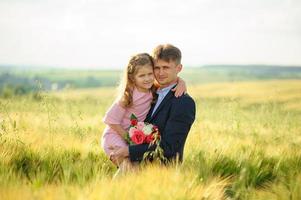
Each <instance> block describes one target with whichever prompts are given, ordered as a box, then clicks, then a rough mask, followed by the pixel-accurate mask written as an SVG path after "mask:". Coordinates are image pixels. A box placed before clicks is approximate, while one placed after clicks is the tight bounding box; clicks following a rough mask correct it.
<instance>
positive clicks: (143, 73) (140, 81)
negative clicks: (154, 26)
mask: <svg viewBox="0 0 301 200" xmlns="http://www.w3.org/2000/svg"><path fill="white" fill-rule="evenodd" d="M153 67H154V63H153V59H152V57H151V56H150V55H149V54H147V53H141V54H137V55H134V56H132V57H131V59H130V61H129V63H128V65H127V69H126V71H125V74H124V83H123V84H122V87H123V88H122V89H121V92H120V97H119V98H117V100H116V101H115V102H114V103H113V105H112V106H111V107H110V108H109V110H108V111H107V112H106V115H105V117H104V119H103V121H104V123H105V124H106V125H107V126H106V128H105V130H104V133H103V136H102V147H103V149H104V151H105V153H106V154H107V155H108V156H109V157H110V155H111V154H112V153H113V150H114V147H125V146H128V144H127V143H126V141H125V140H124V139H123V138H124V136H125V134H126V132H127V129H128V127H129V126H130V116H131V114H132V113H133V114H135V115H136V117H137V118H138V121H141V122H142V121H144V119H145V118H146V115H147V113H148V111H149V109H150V107H151V103H152V102H154V101H155V98H156V95H155V92H156V90H157V88H158V85H156V84H154V81H155V78H154V73H153ZM185 90H186V86H185V83H184V81H183V80H181V79H179V80H178V85H177V87H176V88H175V89H174V91H175V96H181V95H182V94H183V93H184V92H185ZM121 163H122V164H121ZM114 164H116V165H117V166H119V169H120V170H122V171H126V170H128V169H129V168H131V167H130V166H131V164H130V161H129V160H128V159H124V160H122V161H118V162H117V163H114Z"/></svg>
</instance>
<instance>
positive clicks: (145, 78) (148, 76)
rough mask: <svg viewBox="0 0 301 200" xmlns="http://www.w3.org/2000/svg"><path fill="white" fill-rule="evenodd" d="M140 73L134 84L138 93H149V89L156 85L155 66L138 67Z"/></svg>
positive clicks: (137, 74) (135, 77) (136, 76)
mask: <svg viewBox="0 0 301 200" xmlns="http://www.w3.org/2000/svg"><path fill="white" fill-rule="evenodd" d="M137 68H138V71H137V73H136V75H135V76H134V83H135V86H136V88H137V89H138V91H140V92H148V91H149V89H150V88H151V87H152V85H153V84H154V79H155V77H154V71H153V66H151V65H143V66H139V65H138V66H137Z"/></svg>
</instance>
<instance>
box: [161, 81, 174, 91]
mask: <svg viewBox="0 0 301 200" xmlns="http://www.w3.org/2000/svg"><path fill="white" fill-rule="evenodd" d="M177 82H178V81H177V80H175V81H173V82H171V83H169V84H166V85H160V88H159V89H164V88H167V87H169V86H171V85H173V84H176V83H177Z"/></svg>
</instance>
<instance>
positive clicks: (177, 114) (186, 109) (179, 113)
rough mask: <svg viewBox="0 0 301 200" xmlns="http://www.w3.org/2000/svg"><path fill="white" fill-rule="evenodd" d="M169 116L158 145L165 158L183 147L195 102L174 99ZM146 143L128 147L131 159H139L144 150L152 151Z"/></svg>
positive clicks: (193, 114) (192, 117)
mask: <svg viewBox="0 0 301 200" xmlns="http://www.w3.org/2000/svg"><path fill="white" fill-rule="evenodd" d="M172 103H173V105H172V107H171V111H170V113H169V118H168V120H167V122H166V125H165V128H164V130H163V132H164V133H163V134H161V135H162V138H161V143H160V146H161V147H162V149H163V150H164V156H165V157H166V158H167V159H170V158H175V157H176V156H177V154H178V153H180V152H181V149H183V147H184V144H185V141H186V137H187V135H188V132H189V130H190V127H191V125H192V123H193V122H194V119H195V103H194V101H193V100H192V99H191V98H188V97H186V98H179V99H174V102H172ZM154 149H155V147H154V146H150V147H149V145H148V144H142V145H135V146H130V147H129V153H130V159H131V161H141V160H142V158H143V154H144V153H145V152H146V151H153V150H154Z"/></svg>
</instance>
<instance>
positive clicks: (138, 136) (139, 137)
mask: <svg viewBox="0 0 301 200" xmlns="http://www.w3.org/2000/svg"><path fill="white" fill-rule="evenodd" d="M144 139H145V135H144V134H143V132H142V131H141V130H137V129H136V130H134V133H133V135H132V137H131V140H132V141H133V142H134V143H135V144H142V143H143V141H144Z"/></svg>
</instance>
